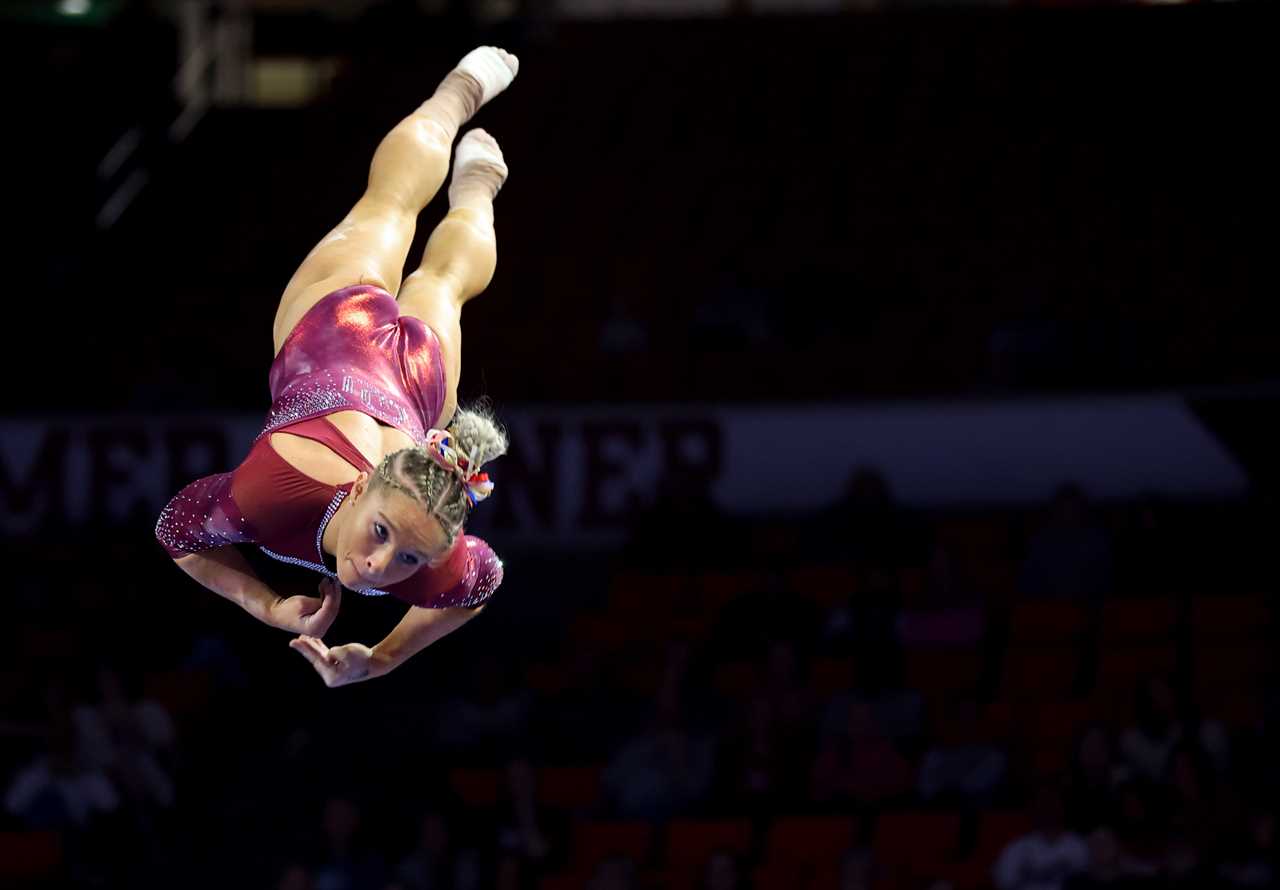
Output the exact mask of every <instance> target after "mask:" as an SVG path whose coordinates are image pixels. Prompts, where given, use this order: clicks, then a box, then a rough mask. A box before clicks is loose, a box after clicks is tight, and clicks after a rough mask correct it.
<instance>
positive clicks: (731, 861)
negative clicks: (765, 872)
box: [700, 850, 746, 890]
mask: <svg viewBox="0 0 1280 890" xmlns="http://www.w3.org/2000/svg"><path fill="white" fill-rule="evenodd" d="M700 887H701V890H745V887H746V882H745V881H744V880H743V877H742V865H741V863H739V862H738V857H737V856H734V855H733V854H732V853H730V852H728V851H726V850H717V851H716V852H714V853H712V854H711V856H710V857H708V859H707V864H706V867H705V868H704V869H703V872H702V882H701V885H700Z"/></svg>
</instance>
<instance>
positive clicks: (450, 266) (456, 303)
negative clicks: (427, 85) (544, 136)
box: [396, 130, 507, 427]
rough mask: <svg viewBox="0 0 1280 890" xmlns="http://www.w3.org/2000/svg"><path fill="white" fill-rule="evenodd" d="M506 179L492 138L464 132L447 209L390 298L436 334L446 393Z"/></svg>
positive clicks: (488, 268)
mask: <svg viewBox="0 0 1280 890" xmlns="http://www.w3.org/2000/svg"><path fill="white" fill-rule="evenodd" d="M506 179H507V165H506V162H505V160H504V159H503V157H502V149H501V148H499V147H498V143H497V141H495V140H494V138H493V137H492V136H490V135H489V134H488V133H486V132H485V131H484V130H470V131H468V132H467V134H466V135H465V136H463V137H462V141H461V142H459V143H458V150H457V152H456V153H455V155H454V163H453V178H452V180H450V182H449V213H448V214H447V215H446V216H445V218H444V220H443V221H442V222H441V223H440V225H438V226H436V228H435V231H433V232H432V233H431V238H430V239H428V241H427V248H426V250H425V251H423V254H422V262H421V263H420V264H419V266H418V268H417V269H416V270H415V271H414V272H412V273H410V275H409V276H408V277H407V278H405V280H404V285H403V286H402V287H401V288H400V293H399V294H398V295H397V297H396V299H397V300H399V301H400V314H401V315H412V316H415V317H417V318H420V319H422V320H423V321H424V322H426V323H427V326H428V327H430V328H431V329H432V330H433V331H434V332H435V334H436V336H437V337H438V338H439V340H440V351H441V355H442V358H443V360H444V367H445V374H446V375H447V380H446V387H445V389H446V392H449V393H454V392H456V391H457V384H458V378H459V376H460V373H461V368H462V326H461V320H462V307H463V305H464V304H465V303H466V302H467V301H468V300H470V299H471V298H472V297H474V296H477V295H478V294H480V293H481V292H482V291H483V290H484V289H485V288H486V287H488V286H489V282H490V281H491V280H493V272H494V269H495V268H496V267H497V263H498V246H497V240H496V238H495V236H494V231H493V199H494V198H495V197H497V194H498V189H500V188H502V184H503V183H504V182H505V181H506ZM455 406H456V401H455V399H454V397H453V396H450V398H449V401H447V402H446V403H445V405H444V410H443V412H442V414H441V417H440V422H439V426H441V427H443V426H445V425H447V423H448V422H449V420H450V418H452V417H453V411H454V408H455Z"/></svg>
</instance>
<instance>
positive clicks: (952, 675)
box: [906, 649, 982, 694]
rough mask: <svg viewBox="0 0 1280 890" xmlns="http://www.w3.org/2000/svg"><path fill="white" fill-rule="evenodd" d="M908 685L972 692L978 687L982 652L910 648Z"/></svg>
mask: <svg viewBox="0 0 1280 890" xmlns="http://www.w3.org/2000/svg"><path fill="white" fill-rule="evenodd" d="M906 662H907V665H906V674H907V686H908V687H909V688H911V689H915V690H919V691H920V692H923V693H928V692H955V693H962V694H963V693H970V694H972V693H973V692H975V691H976V690H977V687H978V676H979V672H980V671H981V669H982V658H981V655H980V654H979V653H978V652H977V651H976V650H972V649H918V650H912V651H909V652H907V656H906Z"/></svg>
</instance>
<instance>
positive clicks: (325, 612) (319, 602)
mask: <svg viewBox="0 0 1280 890" xmlns="http://www.w3.org/2000/svg"><path fill="white" fill-rule="evenodd" d="M320 596H321V597H322V599H317V598H316V597H314V596H291V597H287V598H283V599H279V600H276V602H275V603H274V604H273V605H272V606H271V611H270V615H269V616H268V621H267V623H268V624H270V625H271V626H273V627H278V628H280V629H281V630H288V631H292V632H294V633H299V634H310V635H312V636H316V637H321V636H324V633H325V631H327V630H328V629H329V625H331V624H333V619H335V618H337V617H338V606H340V605H341V604H342V585H341V584H339V583H338V582H337V581H335V580H334V579H333V578H325V579H324V580H323V581H321V582H320Z"/></svg>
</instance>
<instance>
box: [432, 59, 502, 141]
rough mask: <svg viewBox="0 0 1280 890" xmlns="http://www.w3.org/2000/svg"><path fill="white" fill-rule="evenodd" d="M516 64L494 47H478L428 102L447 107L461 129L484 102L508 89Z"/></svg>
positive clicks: (441, 83)
mask: <svg viewBox="0 0 1280 890" xmlns="http://www.w3.org/2000/svg"><path fill="white" fill-rule="evenodd" d="M519 70H520V60H519V59H517V58H516V57H515V56H513V55H512V54H511V53H509V52H507V51H506V50H502V49H498V48H497V47H496V46H482V47H479V48H478V49H473V50H472V51H471V52H469V53H467V54H466V55H465V56H463V57H462V61H460V62H459V63H458V64H457V66H455V67H454V69H453V70H452V71H450V72H449V73H448V74H447V75H445V78H444V80H442V81H440V86H438V87H436V93H435V96H433V97H432V98H431V99H430V100H428V101H431V102H441V104H443V105H446V106H448V110H449V112H451V113H450V117H452V118H454V119H455V120H454V123H456V124H457V126H459V127H461V126H462V125H463V124H465V123H466V122H467V121H469V120H471V118H472V116H473V115H475V113H476V112H477V111H479V110H480V108H481V106H483V105H484V104H485V103H486V102H488V101H489V100H490V99H492V98H493V97H494V96H496V95H498V94H499V93H501V92H502V91H503V90H505V89H506V88H507V87H509V86H511V81H513V80H515V76H516V72H517V71H519Z"/></svg>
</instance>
